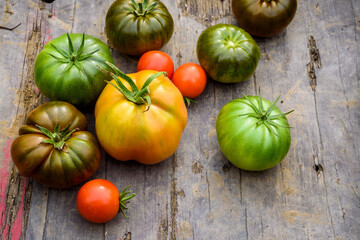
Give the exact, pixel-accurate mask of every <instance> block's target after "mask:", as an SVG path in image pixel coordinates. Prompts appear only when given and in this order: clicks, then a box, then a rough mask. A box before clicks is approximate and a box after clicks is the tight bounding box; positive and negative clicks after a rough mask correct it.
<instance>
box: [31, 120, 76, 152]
mask: <svg viewBox="0 0 360 240" xmlns="http://www.w3.org/2000/svg"><path fill="white" fill-rule="evenodd" d="M70 125H71V123H69V124H68V125H67V126H66V127H65V128H64V129H63V130H61V131H60V122H58V123H57V124H56V126H55V128H54V132H53V133H52V132H51V131H50V130H48V129H46V128H44V127H42V126H39V125H36V126H37V127H38V128H39V129H40V131H41V132H43V133H44V134H45V135H46V136H47V137H48V138H49V139H46V140H44V141H42V143H48V144H52V145H54V148H56V149H58V150H62V149H63V148H64V146H65V142H66V140H67V139H68V138H69V137H70V136H71V134H73V133H74V132H75V131H77V130H79V129H78V128H75V129H73V130H72V131H71V132H69V129H70Z"/></svg>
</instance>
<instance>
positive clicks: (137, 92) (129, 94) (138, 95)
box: [100, 61, 167, 111]
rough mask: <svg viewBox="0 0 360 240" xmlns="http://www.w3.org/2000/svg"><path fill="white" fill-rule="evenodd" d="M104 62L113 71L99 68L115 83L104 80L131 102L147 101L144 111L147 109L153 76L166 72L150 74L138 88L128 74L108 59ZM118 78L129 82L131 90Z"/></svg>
mask: <svg viewBox="0 0 360 240" xmlns="http://www.w3.org/2000/svg"><path fill="white" fill-rule="evenodd" d="M106 64H107V65H108V66H109V67H111V68H112V69H113V70H114V72H115V73H112V72H108V71H105V70H103V69H101V68H100V70H101V71H103V72H105V73H107V74H109V75H111V76H112V78H113V79H114V80H115V82H116V84H113V83H112V82H110V81H106V82H107V83H109V84H111V85H112V86H113V87H115V88H116V89H117V90H119V92H121V93H122V94H123V95H124V96H125V97H126V99H127V100H129V101H130V102H133V103H135V104H138V105H141V104H145V103H147V108H146V110H145V111H148V110H149V109H150V106H151V98H150V96H149V93H150V89H149V85H150V83H151V82H152V81H153V80H154V79H155V78H157V77H158V76H160V75H162V74H165V75H166V74H167V73H166V72H158V73H155V74H154V75H152V76H150V77H149V78H148V79H147V80H146V81H145V83H144V85H143V86H142V88H141V89H138V87H137V86H136V84H135V83H134V81H133V80H132V79H131V78H130V77H129V76H127V75H126V74H125V73H123V72H121V71H120V70H119V69H118V68H117V67H115V65H113V64H112V63H110V62H108V61H106ZM119 78H122V79H124V80H125V81H126V82H127V83H129V85H130V87H131V91H130V90H129V89H127V88H126V87H125V85H124V84H123V83H122V82H121V81H120V80H119Z"/></svg>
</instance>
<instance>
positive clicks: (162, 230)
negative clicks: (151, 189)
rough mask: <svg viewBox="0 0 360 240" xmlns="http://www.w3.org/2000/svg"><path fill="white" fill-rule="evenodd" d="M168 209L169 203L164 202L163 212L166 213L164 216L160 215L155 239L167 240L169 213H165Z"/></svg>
mask: <svg viewBox="0 0 360 240" xmlns="http://www.w3.org/2000/svg"><path fill="white" fill-rule="evenodd" d="M168 210H169V204H168V203H166V206H165V213H166V217H165V218H164V217H161V219H160V224H159V229H158V232H157V239H159V240H167V239H168V234H169V217H168V216H169V215H168V214H167V213H168Z"/></svg>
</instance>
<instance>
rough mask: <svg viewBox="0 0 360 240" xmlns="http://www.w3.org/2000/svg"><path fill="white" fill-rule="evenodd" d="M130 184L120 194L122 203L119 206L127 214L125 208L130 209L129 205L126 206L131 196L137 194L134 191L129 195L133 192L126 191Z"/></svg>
mask: <svg viewBox="0 0 360 240" xmlns="http://www.w3.org/2000/svg"><path fill="white" fill-rule="evenodd" d="M129 187H130V186H127V187H126V188H124V190H122V191H121V193H120V195H119V203H120V207H119V211H120V212H121V213H122V214H123V215H124V216H125V217H128V216H126V214H125V210H127V209H128V206H126V205H127V204H128V203H129V202H130V201H129V200H130V199H131V198H133V197H135V196H136V194H135V193H133V194H131V195H129V196H127V195H128V194H129V193H131V192H132V191H126V190H127V189H128V188H129Z"/></svg>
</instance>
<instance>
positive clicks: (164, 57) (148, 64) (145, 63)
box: [136, 51, 174, 79]
mask: <svg viewBox="0 0 360 240" xmlns="http://www.w3.org/2000/svg"><path fill="white" fill-rule="evenodd" d="M142 70H155V71H159V72H166V73H167V77H168V78H169V79H172V77H173V74H174V62H173V60H172V59H171V57H170V56H169V55H168V54H166V53H164V52H161V51H149V52H146V53H144V54H143V55H142V56H141V57H140V59H139V62H138V64H137V68H136V71H137V72H139V71H142Z"/></svg>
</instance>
